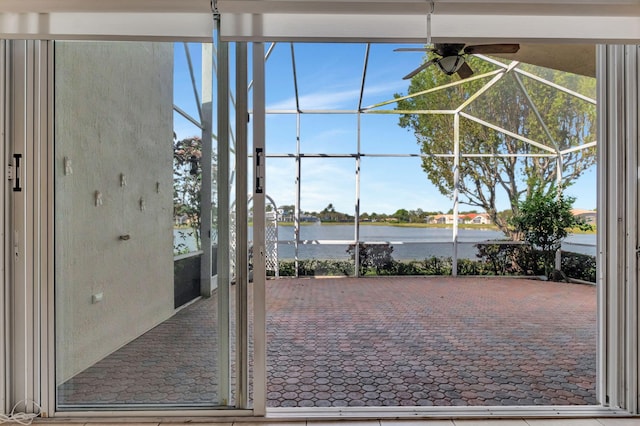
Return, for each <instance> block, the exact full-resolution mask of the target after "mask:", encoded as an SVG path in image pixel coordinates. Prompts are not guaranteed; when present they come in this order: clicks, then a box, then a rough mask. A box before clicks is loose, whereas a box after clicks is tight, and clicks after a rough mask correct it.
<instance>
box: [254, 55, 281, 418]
mask: <svg viewBox="0 0 640 426" xmlns="http://www.w3.org/2000/svg"><path fill="white" fill-rule="evenodd" d="M264 69H265V58H264V44H263V43H253V153H254V155H253V171H254V173H253V182H254V186H253V351H254V356H253V410H254V414H255V415H260V416H263V415H265V413H266V401H267V382H266V377H267V345H266V334H267V325H266V310H265V309H266V291H265V290H266V289H265V285H266V263H265V262H266V260H265V250H266V243H265V195H266V185H265V183H266V182H265V179H266V176H265V169H266V165H265V161H266V160H265V155H264V153H265V128H266V123H265V120H266V114H265V73H264ZM276 213H277V212H276Z"/></svg>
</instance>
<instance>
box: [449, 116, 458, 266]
mask: <svg viewBox="0 0 640 426" xmlns="http://www.w3.org/2000/svg"><path fill="white" fill-rule="evenodd" d="M459 197H460V114H458V113H456V114H454V115H453V255H452V256H451V275H453V276H454V277H455V276H456V275H458V216H459V214H458V211H459Z"/></svg>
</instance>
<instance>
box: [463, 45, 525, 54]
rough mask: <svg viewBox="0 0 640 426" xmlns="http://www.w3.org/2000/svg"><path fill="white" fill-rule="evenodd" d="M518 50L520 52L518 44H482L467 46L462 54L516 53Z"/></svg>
mask: <svg viewBox="0 0 640 426" xmlns="http://www.w3.org/2000/svg"><path fill="white" fill-rule="evenodd" d="M518 50H520V45H519V44H482V45H477V46H467V47H465V48H464V53H468V54H471V55H474V54H476V53H480V54H491V53H516V52H517V51H518Z"/></svg>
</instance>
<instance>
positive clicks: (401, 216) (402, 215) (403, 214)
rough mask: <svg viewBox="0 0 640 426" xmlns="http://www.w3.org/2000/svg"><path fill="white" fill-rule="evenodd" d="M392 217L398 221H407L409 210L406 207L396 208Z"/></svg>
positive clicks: (408, 219)
mask: <svg viewBox="0 0 640 426" xmlns="http://www.w3.org/2000/svg"><path fill="white" fill-rule="evenodd" d="M393 217H395V218H396V219H398V222H409V221H410V215H409V212H408V211H407V210H406V209H398V210H397V211H396V212H395V213H394V214H393Z"/></svg>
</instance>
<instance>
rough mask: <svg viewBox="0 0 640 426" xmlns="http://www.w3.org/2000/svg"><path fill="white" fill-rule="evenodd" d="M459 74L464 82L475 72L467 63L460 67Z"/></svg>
mask: <svg viewBox="0 0 640 426" xmlns="http://www.w3.org/2000/svg"><path fill="white" fill-rule="evenodd" d="M457 72H458V75H459V76H460V78H461V79H463V80H464V79H465V78H469V77H471V76H472V75H473V70H472V69H471V67H470V66H469V64H467V63H466V62H465V63H464V64H462V65H461V66H460V68H459V69H458V71H457Z"/></svg>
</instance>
